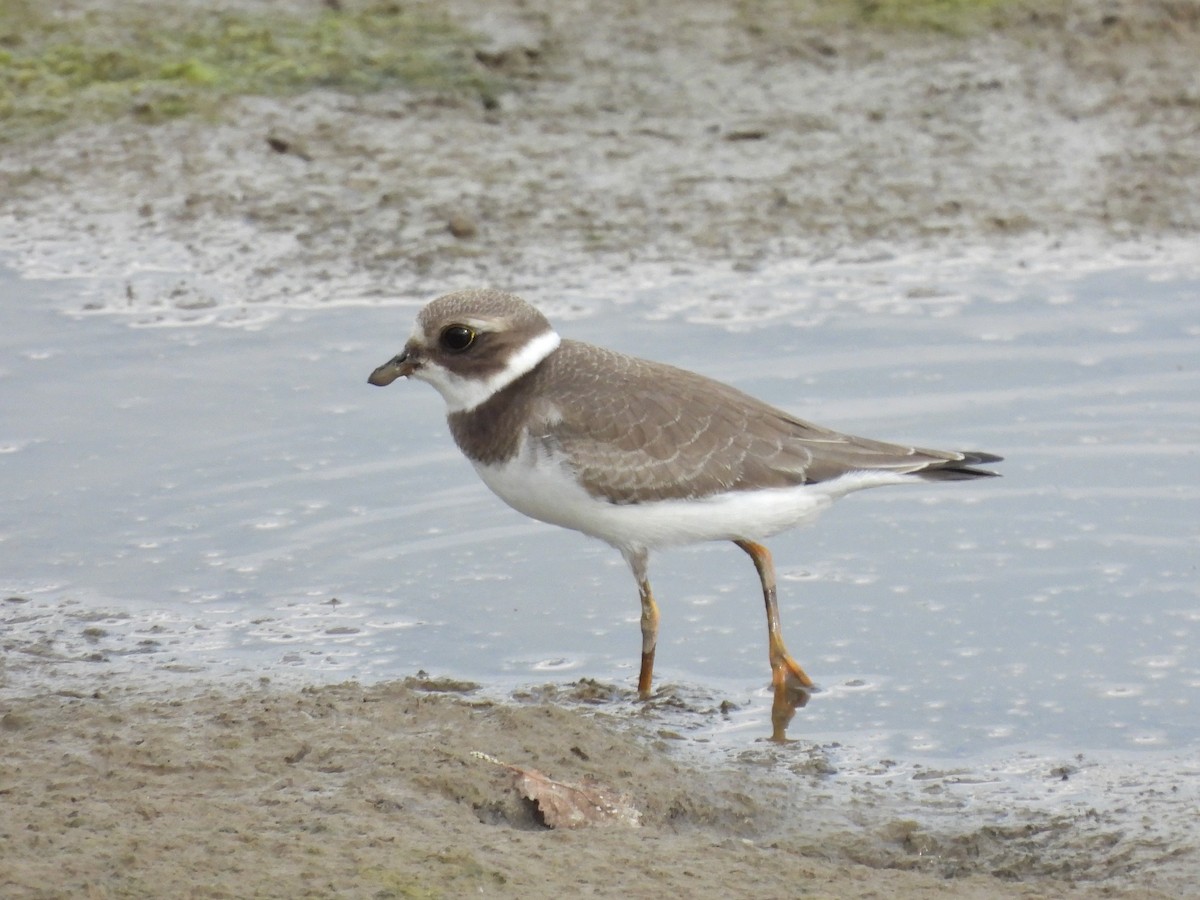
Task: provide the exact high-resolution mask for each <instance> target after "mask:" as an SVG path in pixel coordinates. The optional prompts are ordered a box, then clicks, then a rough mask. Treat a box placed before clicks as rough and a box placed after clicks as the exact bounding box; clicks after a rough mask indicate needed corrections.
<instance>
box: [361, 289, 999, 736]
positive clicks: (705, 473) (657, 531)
mask: <svg viewBox="0 0 1200 900" xmlns="http://www.w3.org/2000/svg"><path fill="white" fill-rule="evenodd" d="M401 376H410V377H412V378H417V379H420V380H421V381H427V382H429V384H431V385H433V386H434V387H435V388H437V390H438V391H439V392H440V393H441V395H442V397H443V399H444V400H445V401H446V414H447V419H448V422H449V424H450V432H451V434H452V435H453V436H454V440H455V442H456V443H457V444H458V446H459V449H460V450H462V452H463V453H464V454H465V455H466V457H467V459H469V460H470V461H471V463H472V465H474V467H475V471H476V472H478V473H479V476H480V478H482V479H483V481H484V483H485V484H486V485H487V486H488V487H489V488H491V489H492V491H494V492H495V493H496V494H497V495H498V496H499V497H500V499H502V500H503V501H504V502H505V503H507V504H508V505H509V506H511V507H513V508H514V509H516V510H518V511H520V512H522V513H524V514H525V515H527V516H532V517H533V518H535V519H540V520H542V521H543V522H550V523H552V524H554V525H561V526H563V527H564V528H572V529H574V530H576V531H581V532H583V533H584V534H588V535H591V536H592V537H596V538H599V539H600V540H602V541H605V542H607V543H609V544H611V545H612V546H613V547H615V548H616V549H617V550H619V551H620V552H621V553H622V555H623V556H624V557H625V560H626V562H627V563H628V564H629V567H630V568H631V569H632V571H633V576H634V578H635V579H636V580H637V584H638V592H639V595H640V599H641V628H642V660H641V669H640V671H639V674H638V693H639V694H640V696H641V697H643V698H647V697H649V696H650V692H651V682H652V679H653V675H654V650H655V646H656V644H657V641H658V622H659V613H658V606H657V604H656V603H655V601H654V595H653V594H652V593H651V590H650V581H649V577H648V574H647V562H648V556H649V552H650V551H651V550H653V549H658V548H661V547H670V546H677V545H681V544H692V543H697V542H700V541H733V542H734V543H735V544H737V545H738V546H739V547H741V548H742V550H744V551H745V552H746V553H748V554H749V555H750V557H751V559H752V560H753V561H754V566H755V568H756V569H757V571H758V575H759V579H760V581H761V582H762V592H763V599H764V601H765V603H766V609H767V634H768V657H769V660H770V664H771V683H772V685H773V688H774V702H773V703H772V709H771V723H772V739H774V740H776V741H783V740H786V728H787V725H788V723H789V722H790V721H791V719H792V716H793V715H794V714H795V710H796V708H797V707H799V706H803V705H804V703H805V702H807V700H808V697H809V694H810V692H811V691H812V689H813V681H812V679H810V678H809V677H808V675H807V674H806V673H805V671H804V670H803V669H802V668H801V667H800V666H799V664H798V663H797V662H796V661H795V660H794V659H792V656H791V654H790V653H788V650H787V647H786V646H785V645H784V642H783V637H782V635H781V633H780V625H779V608H778V603H777V600H776V585H775V568H774V564H773V563H772V561H771V554H770V553H769V552H768V550H767V548H766V547H765V546H763V544H762V543H761V541H763V540H764V539H766V538H768V537H770V536H771V535H774V534H777V533H779V532H781V531H784V530H785V529H788V528H792V527H793V526H795V525H798V524H800V523H801V522H804V521H806V520H808V519H811V518H812V517H813V516H815V515H816V514H817V513H819V512H821V511H822V510H823V509H825V508H826V507H828V506H829V505H830V504H832V503H833V501H834V500H836V499H837V498H838V497H841V496H842V495H844V494H848V493H851V492H852V491H857V490H861V489H863V488H869V487H877V486H880V485H885V484H906V483H913V482H920V481H963V480H968V479H973V478H982V477H988V476H992V475H995V474H996V473H994V472H990V471H988V470H986V469H979V468H976V466H978V465H980V464H983V463H992V462H999V461H1000V459H1001V458H1000V457H999V456H995V455H994V454H991V453H980V452H974V451H972V452H955V451H945V450H925V449H921V448H918V447H904V446H900V445H897V444H888V443H883V442H880V441H873V440H868V439H866V438H859V437H853V436H851V435H847V434H840V433H838V432H836V431H831V430H829V429H827V428H822V427H820V426H818V425H813V424H810V423H808V422H805V421H803V420H801V419H798V418H796V417H795V416H793V415H792V414H791V413H787V412H784V411H783V410H780V409H776V408H774V407H772V406H769V405H767V404H766V403H763V402H762V401H760V400H756V399H755V398H753V397H751V396H749V395H748V394H744V393H742V392H741V391H739V390H737V389H736V388H733V387H730V386H728V385H726V384H722V383H720V382H718V381H713V380H712V379H710V378H706V377H704V376H703V375H697V374H695V373H694V372H689V371H686V370H684V369H678V368H675V367H673V366H669V365H664V364H663V363H657V362H650V361H648V360H644V359H638V358H636V357H632V356H626V355H625V354H623V353H617V352H616V351H613V350H606V349H604V348H602V347H596V346H592V345H590V344H584V343H580V342H578V341H572V340H565V339H563V338H560V337H559V335H558V333H557V332H556V331H555V330H554V329H553V328H552V327H551V325H550V322H549V321H547V319H546V318H545V316H543V315H542V314H541V313H540V312H538V310H537V309H535V308H534V307H533V306H531V305H530V304H529V303H527V302H525V301H524V300H522V299H521V298H519V297H515V296H513V295H511V294H505V293H501V292H499V291H493V290H472V291H461V292H458V293H454V294H447V295H446V296H444V297H439V298H438V299H436V300H434V301H432V302H431V303H429V304H428V305H427V306H426V307H425V308H424V309H422V310H421V312H420V314H419V315H418V316H417V322H416V326H415V328H414V329H413V332H412V336H411V337H410V338H409V339H408V342H407V343H406V344H405V345H404V349H403V350H401V351H400V353H399V354H398V355H397V356H395V357H393V358H392V359H390V360H388V361H387V362H386V363H384V364H383V365H382V366H380V367H379V368H377V369H376V370H375V371H374V372H372V373H371V376H370V378H369V379H368V380H369V382H370V383H371V384H374V385H379V386H381V387H382V386H384V385H388V384H391V383H392V382H393V381H395V380H396V379H397V378H399V377H401Z"/></svg>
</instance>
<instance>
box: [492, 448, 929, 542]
mask: <svg viewBox="0 0 1200 900" xmlns="http://www.w3.org/2000/svg"><path fill="white" fill-rule="evenodd" d="M475 470H476V471H477V472H478V473H479V477H480V478H482V479H483V481H484V483H485V484H486V485H487V486H488V487H489V488H491V489H492V491H494V492H495V493H496V495H497V496H499V497H500V499H502V500H503V501H504V502H505V503H507V504H508V505H509V506H511V507H512V508H513V509H515V510H517V511H518V512H522V513H524V514H525V515H527V516H530V517H531V518H534V519H539V520H541V521H543V522H549V523H551V524H553V525H560V526H562V527H563V528H572V529H574V530H576V531H582V532H583V533H584V534H589V535H591V536H592V537H596V538H599V539H600V540H602V541H606V542H607V543H609V544H611V545H612V546H614V547H617V548H618V549H621V550H623V551H625V550H637V549H653V548H656V547H669V546H675V545H680V544H693V543H699V542H701V541H718V540H763V539H765V538H768V537H770V536H771V535H773V534H777V533H779V532H781V531H785V530H786V529H788V528H792V527H795V526H796V525H799V524H801V523H802V522H804V521H806V520H808V519H811V518H813V517H815V516H816V515H817V514H818V513H820V512H821V511H822V510H824V509H826V508H827V507H829V506H830V505H831V504H832V503H833V501H834V500H836V499H837V498H838V497H840V496H842V495H843V494H848V493H850V492H851V491H857V490H861V489H863V488H868V487H876V486H880V485H885V484H903V483H906V482H911V481H912V479H911V478H907V477H905V476H904V475H902V474H897V473H896V472H881V471H862V472H855V473H852V474H849V475H844V476H842V477H841V478H836V479H832V480H830V481H826V482H821V483H819V484H811V485H800V486H797V487H791V488H771V489H769V490H758V491H730V492H728V493H724V494H718V495H715V496H713V497H708V498H704V499H698V500H658V501H653V502H649V503H628V504H615V503H608V502H605V501H603V500H599V499H597V498H595V497H592V496H591V495H590V494H588V493H587V491H586V490H584V488H583V486H582V485H581V484H580V483H579V482H578V481H577V480H576V478H575V477H574V474H573V473H572V472H571V470H570V467H569V466H568V465H567V464H566V461H565V460H564V459H563V458H562V457H560V456H546V455H544V454H540V455H539V454H537V453H535V452H534V451H532V450H531V449H530V448H529V446H528V445H526V446H525V447H524V448H523V450H522V452H521V453H519V454H518V455H517V456H516V457H515V458H514V459H512V460H511V461H509V462H507V463H504V464H501V465H490V466H489V465H479V464H476V465H475Z"/></svg>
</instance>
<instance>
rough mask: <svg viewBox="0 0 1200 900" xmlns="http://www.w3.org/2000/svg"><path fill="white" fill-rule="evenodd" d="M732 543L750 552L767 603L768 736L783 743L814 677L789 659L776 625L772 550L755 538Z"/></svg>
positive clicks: (777, 615) (777, 623) (806, 697)
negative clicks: (771, 691)
mask: <svg viewBox="0 0 1200 900" xmlns="http://www.w3.org/2000/svg"><path fill="white" fill-rule="evenodd" d="M734 543H735V544H737V545H738V546H739V547H741V548H742V549H743V550H745V551H746V552H747V553H749V554H750V558H751V559H752V560H754V568H755V569H757V570H758V579H759V581H761V582H762V589H763V600H764V602H765V603H766V606H767V642H768V643H767V646H768V655H769V658H770V661H771V685H772V687H774V689H775V697H774V702H773V703H772V704H771V740H773V741H777V742H780V743H782V742H784V741H786V740H787V726H788V723H789V722H791V721H792V717H793V716H794V715H795V714H796V710H797V709H799V708H800V707H801V706H804V704H805V703H807V702H808V700H809V697H810V696H811V695H812V687H813V680H812V679H811V678H809V677H808V674H807V673H806V672H805V671H804V670H803V669H802V668H800V664H799V663H798V662H796V661H795V660H794V659H792V655H791V654H790V653H788V649H787V647H786V646H785V645H784V643H783V633H782V630H781V629H780V627H779V601H778V598H777V597H776V588H775V564H774V563H773V562H772V561H771V551H770V550H768V549H767V548H766V547H764V546H763V545H762V544H756V543H755V542H754V541H734Z"/></svg>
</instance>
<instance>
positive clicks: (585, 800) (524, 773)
mask: <svg viewBox="0 0 1200 900" xmlns="http://www.w3.org/2000/svg"><path fill="white" fill-rule="evenodd" d="M473 755H474V756H477V757H479V758H480V759H485V760H487V761H488V762H490V763H494V764H495V765H498V766H502V767H503V768H505V769H508V770H509V771H510V772H512V774H513V776H514V782H515V785H516V788H517V790H518V791H520V792H521V796H522V797H526V798H528V799H530V800H532V801H533V802H534V803H535V804H536V805H537V808H538V812H540V813H541V814H542V819H543V820H544V821H545V823H546V827H547V828H599V827H604V826H609V825H627V826H629V827H631V828H637V827H638V826H640V825H641V824H642V814H641V812H639V811H638V809H637V808H636V807H635V806H634V805H633V802H632V801H631V800H630V799H629V797H628V796H626V795H625V794H619V793H617V792H616V791H614V790H613V789H612V788H609V787H605V786H604V785H602V784H600V783H599V782H598V781H596V780H595V779H594V778H591V777H590V776H588V777H585V778H584V780H583V782H582V783H580V784H571V783H570V782H566V781H555V780H554V779H553V778H551V777H550V776H548V775H546V774H544V773H542V772H539V771H538V770H537V769H525V768H522V767H520V766H513V765H509V764H508V763H506V762H501V761H500V760H498V759H496V758H495V757H492V756H488V755H487V754H486V753H475V754H473Z"/></svg>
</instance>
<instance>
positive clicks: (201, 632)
mask: <svg viewBox="0 0 1200 900" xmlns="http://www.w3.org/2000/svg"><path fill="white" fill-rule="evenodd" d="M597 283H598V284H600V283H601V282H597ZM603 285H604V286H603V287H602V288H598V289H595V290H589V289H587V288H585V287H580V288H578V289H576V290H574V291H569V292H567V293H565V294H559V295H556V296H539V295H538V294H537V293H536V292H526V296H527V298H528V299H530V300H532V301H534V302H536V303H538V304H539V305H541V306H542V307H543V308H544V309H545V310H546V311H547V312H548V313H549V314H550V315H551V316H552V317H553V318H554V319H555V321H556V323H557V324H558V325H559V328H560V331H562V332H563V333H564V334H566V335H568V336H570V337H575V338H579V339H583V340H588V341H593V342H596V343H602V344H606V345H609V346H613V347H615V348H617V349H621V350H624V351H627V352H631V353H634V354H638V355H643V356H648V357H653V358H656V359H660V360H663V361H667V362H671V363H674V364H677V365H681V366H684V367H688V368H693V369H696V370H699V371H702V372H704V373H706V374H708V375H712V376H714V377H717V378H720V379H723V380H726V381H729V382H732V383H734V384H736V385H737V386H738V387H741V388H743V389H745V390H747V391H749V392H751V393H754V394H756V395H758V396H761V397H762V398H764V399H766V400H768V401H770V402H772V403H775V404H777V405H779V406H782V407H784V408H786V409H788V410H790V411H792V412H794V413H796V414H799V415H800V416H802V417H805V418H809V419H812V420H814V421H817V422H819V423H821V424H824V425H828V426H831V427H835V428H838V429H841V430H846V431H851V432H855V433H859V434H864V435H867V436H871V437H877V438H882V439H888V440H895V441H900V442H912V443H917V444H923V445H925V446H933V447H943V448H954V447H964V448H978V449H983V450H988V451H992V452H996V453H1000V454H1002V455H1004V456H1005V457H1006V458H1007V461H1006V462H1005V463H1004V464H1003V466H1002V471H1003V474H1004V478H1003V479H995V480H988V481H981V482H972V483H966V484H950V485H941V486H934V485H931V486H919V487H913V488H884V489H879V490H875V491H870V492H864V493H861V494H857V495H854V496H852V497H850V498H848V499H846V500H844V501H842V502H841V503H839V504H838V505H836V506H835V507H834V509H833V510H832V511H831V512H829V513H827V514H826V515H825V516H824V518H822V519H820V520H818V522H817V524H816V525H815V526H812V527H808V528H804V529H801V530H798V531H795V532H792V533H789V534H786V535H781V536H779V537H776V538H775V539H774V540H772V541H771V543H770V546H771V548H772V550H773V552H774V555H775V560H776V564H777V566H778V567H779V574H780V578H781V610H782V616H783V624H784V631H785V634H786V635H787V637H788V642H789V646H790V647H791V649H792V651H793V653H794V655H795V656H796V657H797V659H798V660H799V661H800V662H801V663H802V664H803V665H804V666H805V668H806V669H807V670H808V671H809V673H810V674H812V675H813V676H814V678H815V679H816V680H817V681H818V683H819V684H820V685H821V686H822V687H823V689H824V690H823V692H822V693H820V694H819V695H817V696H816V697H815V698H814V700H813V701H812V702H811V703H810V705H809V706H808V707H807V708H806V709H804V710H802V711H801V712H800V714H799V715H798V716H797V719H796V722H795V723H794V725H793V726H792V733H793V734H794V735H796V736H803V737H812V738H816V739H831V738H837V739H841V740H847V739H849V740H851V741H855V740H857V741H859V742H860V743H863V744H867V743H870V744H871V745H872V746H878V747H879V748H881V750H882V751H886V752H893V753H899V754H909V755H917V756H920V755H922V754H924V755H931V756H937V757H963V756H969V755H973V754H980V753H991V752H997V751H999V750H1003V748H1005V747H1013V746H1020V745H1026V744H1029V743H1031V742H1035V743H1040V744H1046V745H1050V746H1059V747H1062V748H1064V749H1071V750H1127V749H1165V750H1180V749H1184V748H1188V747H1194V746H1195V745H1196V743H1197V741H1198V740H1200V715H1198V714H1197V712H1198V710H1197V702H1198V697H1200V651H1198V650H1197V647H1198V646H1200V639H1198V638H1200V579H1198V577H1197V576H1198V573H1197V564H1198V561H1200V480H1197V478H1196V475H1195V472H1196V469H1197V463H1198V462H1200V459H1198V455H1200V453H1198V451H1200V369H1198V363H1200V305H1198V304H1200V277H1198V276H1197V272H1196V267H1195V266H1194V265H1191V264H1188V265H1184V264H1181V263H1179V262H1178V261H1163V260H1144V261H1136V260H1134V261H1131V260H1112V261H1107V262H1101V263H1095V262H1092V263H1090V264H1088V265H1082V264H1076V265H1073V266H1057V265H1052V264H1049V263H1046V264H1041V265H1037V266H1033V267H1029V266H1025V267H1022V266H1018V265H1015V264H1000V263H997V262H995V261H990V262H979V261H972V260H968V259H964V260H960V261H957V262H954V263H947V264H944V265H941V266H940V267H930V266H928V265H917V264H916V263H914V262H913V261H911V260H901V259H883V260H878V261H865V262H859V263H846V262H841V263H828V264H805V265H800V264H795V265H789V266H778V267H775V268H769V269H764V270H763V271H760V272H757V273H731V272H728V271H699V270H688V271H674V272H655V271H646V272H643V273H640V274H639V273H633V274H627V275H626V276H625V280H624V281H621V282H619V283H616V284H614V283H613V282H612V280H611V279H609V280H608V281H606V282H603ZM112 289H113V288H112V286H111V285H107V286H106V285H97V284H95V283H92V282H88V281H83V280H72V281H56V282H46V281H23V280H20V279H18V278H17V277H16V276H15V274H13V273H12V272H11V271H7V272H4V273H2V274H0V304H2V308H3V317H4V321H5V323H6V327H5V329H4V331H3V334H2V335H0V345H2V352H3V355H2V357H0V479H2V480H3V484H4V497H5V503H4V508H3V511H2V512H0V589H2V590H3V591H4V592H5V595H6V596H11V597H13V598H15V599H11V600H8V601H4V602H2V603H0V617H2V618H0V624H2V626H3V630H4V633H5V638H4V640H5V642H6V646H7V647H8V651H7V653H8V659H9V666H8V669H7V672H6V682H7V683H6V684H4V685H3V689H4V690H6V691H9V692H13V691H17V692H19V691H21V690H25V689H28V688H29V687H30V685H29V683H28V682H29V681H31V680H33V679H36V678H40V677H42V675H41V674H39V671H38V670H37V669H26V668H24V667H22V666H17V665H13V664H12V662H13V661H14V660H16V659H18V656H19V657H20V658H26V657H28V658H34V657H36V656H37V655H38V654H42V655H44V656H49V657H54V658H57V659H59V660H60V661H62V662H63V665H64V666H65V667H66V670H68V671H71V672H75V673H77V674H78V676H79V677H82V678H88V677H92V676H93V675H94V674H95V673H99V672H101V671H104V672H118V673H121V674H123V675H125V676H130V677H133V676H139V677H147V678H151V679H160V678H185V677H189V674H190V673H195V672H201V673H207V674H215V675H246V674H255V673H262V674H268V675H271V676H272V677H282V676H284V675H287V674H289V673H290V674H292V675H295V676H298V677H302V678H304V679H308V680H333V679H344V678H356V679H360V680H364V681H375V680H380V679H387V678H394V677H401V676H405V675H409V674H412V673H413V672H415V671H417V670H418V669H425V670H427V671H429V672H432V673H436V674H444V675H452V676H456V677H462V678H470V679H476V680H479V681H481V682H484V683H486V684H489V685H493V686H499V687H511V686H514V685H519V684H529V683H537V682H541V681H545V680H563V681H566V680H573V679H577V678H580V677H585V676H586V677H593V678H598V679H605V680H614V681H617V682H619V683H621V684H627V685H632V683H633V681H634V680H635V678H636V665H637V656H638V651H639V648H640V636H639V632H638V626H637V617H638V603H637V595H636V590H635V588H634V584H633V581H632V579H631V577H630V575H629V573H628V572H627V571H626V569H625V567H624V564H623V562H622V561H621V559H620V556H619V555H618V554H617V553H616V552H615V551H613V550H611V549H610V548H608V547H606V546H604V545H602V544H599V543H597V542H595V541H592V540H590V539H588V538H585V537H583V536H581V535H578V534H574V533H571V532H566V531H562V530H558V529H555V528H552V527H550V526H546V525H542V524H539V523H536V522H531V521H529V520H527V519H524V518H523V517H521V516H520V515H518V514H517V513H515V512H513V511H511V510H509V509H508V508H507V507H505V506H504V505H503V504H502V503H501V502H500V501H498V500H496V499H495V498H494V497H492V496H491V495H490V494H489V493H488V492H487V490H486V488H484V487H483V486H482V485H481V484H480V483H479V482H478V480H477V479H476V477H475V475H474V473H473V471H472V470H471V468H470V466H469V465H468V464H467V463H466V462H465V461H464V460H463V459H462V458H461V457H460V456H459V455H458V453H457V451H456V450H455V448H454V447H453V445H452V443H451V441H450V438H449V435H448V433H447V431H446V427H445V423H444V420H443V412H442V402H441V399H440V397H438V395H437V394H436V393H435V392H434V391H433V390H432V389H430V388H429V387H428V386H427V385H423V384H419V383H407V382H404V383H397V384H395V385H393V386H391V387H390V388H388V389H387V390H386V391H380V390H378V389H376V388H372V387H369V386H368V385H367V384H366V376H367V375H368V374H369V372H370V371H371V369H372V368H374V366H376V365H377V364H379V363H380V362H382V361H384V360H385V359H387V358H388V357H389V356H390V355H392V354H393V353H395V352H396V351H397V350H398V349H399V348H400V346H401V345H402V343H403V341H404V339H405V337H406V336H407V334H408V331H409V329H410V327H411V320H412V315H413V313H414V311H415V309H416V308H417V306H418V305H419V304H418V300H417V299H416V298H414V299H412V300H408V301H400V302H397V303H396V304H393V305H388V306H378V305H376V306H370V305H354V304H346V305H339V306H335V307H328V306H323V305H322V304H321V302H320V300H321V298H319V297H314V298H312V299H311V302H309V303H307V304H305V303H297V304H296V305H295V306H292V307H287V308H275V309H272V310H269V311H260V313H261V314H258V315H256V316H254V317H251V318H246V319H243V320H242V323H241V324H242V327H230V325H231V324H233V323H231V322H230V321H229V320H223V319H222V318H221V317H219V316H205V315H201V314H198V315H195V316H179V315H175V316H168V317H165V318H164V317H163V316H161V315H159V314H158V313H157V312H156V311H154V310H148V309H140V308H138V307H137V305H136V302H134V301H132V300H131V309H130V311H129V313H128V315H123V316H122V315H116V316H114V315H87V314H82V313H80V312H79V310H80V309H81V308H82V307H84V306H86V302H85V298H86V296H87V295H88V293H89V292H93V291H97V290H112ZM420 299H421V300H423V299H427V298H420ZM247 322H248V323H249V324H250V325H251V326H252V327H245V325H246V323H247ZM156 323H157V324H158V325H160V326H161V327H146V326H151V325H154V324H156ZM168 326H169V327H168ZM651 576H652V579H653V582H654V585H655V589H656V593H657V596H658V598H659V600H660V605H661V608H662V614H663V621H662V631H661V635H660V647H659V652H658V669H657V675H658V680H659V682H660V683H672V682H674V683H679V684H684V685H696V686H701V687H703V688H704V689H706V690H710V691H712V692H714V695H715V696H719V697H726V698H728V699H730V700H731V701H733V702H734V703H736V704H738V705H739V707H740V708H741V709H743V710H744V711H745V712H744V717H743V719H741V720H739V719H737V718H736V717H735V719H734V720H733V721H732V723H731V725H730V727H731V728H734V729H743V728H744V729H745V730H746V731H747V733H748V734H758V733H759V732H760V731H762V730H763V729H764V723H765V721H766V716H767V710H768V708H769V699H768V692H767V681H768V674H769V673H768V667H767V662H766V630H765V622H764V617H763V615H762V610H761V598H760V594H759V591H758V584H757V579H756V577H755V575H754V571H753V568H752V567H751V565H750V562H749V560H748V559H747V558H746V557H745V556H744V555H743V554H742V553H741V552H740V551H738V550H737V549H736V548H733V547H732V545H725V546H720V545H705V546H699V547H691V548H683V549H679V550H673V551H667V552H663V553H660V554H658V555H656V556H655V557H654V558H653V560H652V569H651Z"/></svg>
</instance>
